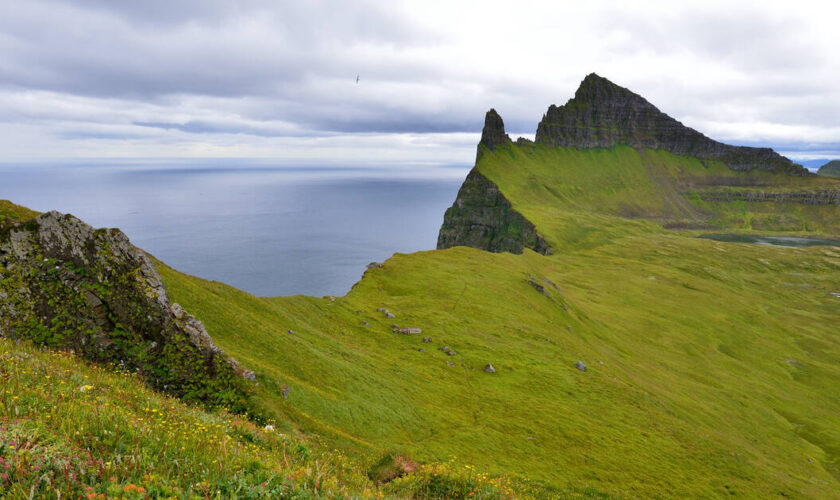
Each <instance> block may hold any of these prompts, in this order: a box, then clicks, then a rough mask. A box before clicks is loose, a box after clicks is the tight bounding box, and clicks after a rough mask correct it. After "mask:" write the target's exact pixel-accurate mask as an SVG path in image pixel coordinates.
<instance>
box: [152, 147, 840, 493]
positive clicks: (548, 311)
mask: <svg viewBox="0 0 840 500" xmlns="http://www.w3.org/2000/svg"><path fill="white" fill-rule="evenodd" d="M522 154H526V155H527V154H528V153H527V151H525V152H523V151H519V150H511V151H505V150H501V151H497V152H496V153H495V154H494V155H484V156H483V157H482V163H480V165H479V169H480V170H481V171H482V173H485V174H486V175H488V177H490V178H491V179H492V180H494V181H496V182H497V183H498V185H499V186H500V187H501V189H502V191H503V192H504V193H505V195H506V196H508V198H509V199H510V200H511V202H512V203H513V205H514V207H515V208H516V209H518V210H520V211H521V212H522V213H523V214H525V215H526V217H528V218H529V219H530V220H532V221H534V222H535V223H536V225H537V227H538V229H539V230H540V231H541V232H542V234H544V235H545V236H546V237H547V239H549V241H550V242H551V243H552V244H553V245H556V246H555V248H557V249H558V251H557V252H556V253H555V254H554V255H552V256H549V257H545V256H541V255H538V254H535V253H533V252H530V251H526V252H525V253H524V254H522V255H512V254H490V253H486V252H481V251H478V250H473V249H468V248H453V249H449V250H445V251H432V252H419V253H416V254H411V255H400V254H397V255H395V256H394V257H392V258H391V259H389V260H388V261H386V262H385V263H384V265H383V266H382V268H379V269H371V270H368V271H367V272H366V273H365V276H364V277H363V278H362V280H361V281H360V282H359V283H358V284H357V285H356V286H355V287H354V288H353V289H352V290H351V291H350V292H349V293H348V294H347V295H346V296H344V297H341V298H338V299H336V300H335V301H332V300H330V299H321V298H314V297H300V296H298V297H278V298H258V297H253V296H250V295H248V294H246V293H244V292H241V291H238V290H235V289H233V288H230V287H228V286H226V285H223V284H220V283H213V282H206V281H204V280H200V279H198V278H194V277H190V276H186V275H183V274H180V273H178V272H176V271H174V270H171V269H169V268H166V267H165V266H163V265H161V266H159V269H160V270H161V272H162V274H163V276H164V281H165V282H166V284H167V288H168V290H169V292H170V295H171V296H172V297H174V299H175V300H178V301H180V302H181V303H182V304H184V305H185V307H187V309H188V310H190V311H193V312H195V313H196V314H197V315H198V316H199V317H200V318H202V320H203V321H204V322H205V324H206V325H207V327H208V329H209V331H210V333H211V334H212V335H213V337H214V339H216V340H217V342H218V344H219V345H220V346H222V347H223V348H224V349H226V350H228V351H229V352H230V353H231V354H233V355H234V357H236V358H237V359H240V360H241V361H243V362H244V363H245V364H246V365H247V366H249V367H251V368H253V369H255V370H256V372H257V374H258V380H259V381H260V383H261V385H260V387H261V394H260V395H259V397H260V398H261V401H262V403H263V404H264V405H265V406H266V407H267V408H268V409H269V411H271V412H273V413H274V414H275V415H277V418H278V421H286V422H288V425H289V427H290V428H295V429H301V430H305V431H308V432H318V433H320V434H322V435H325V436H328V439H329V440H331V442H336V443H339V445H340V446H342V447H346V449H352V450H356V452H358V453H363V452H364V451H363V450H368V449H379V450H384V449H393V448H397V449H402V450H406V451H407V452H409V453H410V454H411V455H412V456H414V457H415V458H417V459H418V460H420V461H423V462H427V463H431V462H445V461H446V460H447V457H450V456H456V457H457V460H463V461H464V462H465V463H466V464H471V465H474V466H475V467H477V470H478V471H480V472H481V473H489V474H505V475H512V476H518V477H520V478H523V480H524V479H528V480H529V481H532V482H535V483H538V484H537V485H536V487H539V488H545V489H544V490H541V491H543V492H544V493H543V494H544V495H570V496H571V495H573V494H577V493H574V492H587V493H585V494H587V495H590V496H598V495H608V496H613V497H619V498H620V497H716V496H722V495H738V496H742V497H752V498H766V497H769V496H777V495H790V496H805V497H830V496H832V495H835V494H836V493H837V491H840V482H839V481H840V468H838V467H839V466H840V453H838V451H840V424H838V423H837V421H836V418H835V417H834V416H836V415H837V414H838V412H839V411H840V394H838V392H837V391H836V390H834V389H833V387H834V383H835V381H836V380H837V377H838V376H840V368H838V366H840V365H838V363H837V360H838V359H840V345H838V338H837V336H836V317H837V313H838V308H840V301H838V299H837V298H836V297H834V296H832V295H830V294H829V292H830V291H835V290H834V288H835V287H836V286H837V276H838V272H840V252H838V251H837V250H836V249H830V248H826V247H812V248H806V249H787V248H773V247H759V246H755V245H745V244H730V243H720V242H714V241H710V240H704V239H699V238H696V237H695V236H696V234H698V233H697V232H696V231H689V232H678V231H668V230H665V229H663V228H662V226H661V225H660V224H659V223H658V221H659V220H661V218H663V217H665V218H672V217H689V216H692V217H693V214H692V212H691V211H692V210H698V211H699V209H696V208H695V207H691V206H687V205H686V204H687V202H686V201H685V199H684V197H682V195H681V194H680V191H679V190H678V189H677V186H678V185H679V183H678V181H679V182H682V180H684V179H685V178H686V177H689V176H691V175H693V176H696V177H698V178H699V177H702V175H704V172H706V171H707V170H711V173H709V174H708V175H719V176H726V175H731V176H732V177H733V179H735V180H736V181H737V180H738V179H737V175H736V174H734V173H732V174H730V173H729V172H727V171H724V170H722V169H721V168H720V167H716V166H714V165H712V166H710V167H706V166H703V165H702V164H700V163H699V162H697V161H693V160H685V159H680V158H678V157H674V156H673V155H668V154H665V153H658V152H648V153H647V155H648V158H653V159H654V160H655V162H657V163H656V165H658V166H655V167H651V166H650V165H649V164H646V163H645V162H643V161H642V160H641V159H640V156H639V154H638V153H636V152H635V151H633V150H631V149H629V148H618V149H616V150H613V151H607V152H578V151H569V150H544V151H539V150H537V151H536V152H535V158H536V159H535V160H533V162H532V163H527V162H525V163H523V162H522V161H521V158H520V156H521V155H522ZM540 155H542V157H540ZM555 160H558V161H559V160H562V162H560V163H557V162H555ZM652 161H653V160H652ZM514 167H515V169H514ZM561 167H562V169H561ZM596 168H603V169H605V171H606V173H604V172H600V171H598V172H596V171H594V169H596ZM651 168H657V169H659V170H657V171H656V172H657V173H656V176H655V177H656V178H657V179H659V180H658V181H654V180H652V176H651V174H650V169H651ZM516 169H518V170H516ZM549 170H551V171H550V172H549ZM555 170H556V171H555ZM564 172H565V173H564ZM569 172H572V173H569ZM669 172H670V173H669ZM613 174H614V175H617V176H618V177H619V180H615V177H614V175H613ZM666 174H667V175H666ZM750 175H752V174H750ZM566 176H567V177H566ZM668 176H670V177H668ZM559 177H563V178H564V179H566V180H562V179H560V178H559ZM758 177H759V179H758V180H759V181H761V182H765V183H769V184H772V183H773V182H777V179H774V178H772V177H771V176H768V177H767V178H761V176H758ZM662 179H671V181H670V182H669V183H668V184H667V185H669V186H672V187H673V191H672V194H673V196H671V195H669V194H667V193H666V195H664V196H658V195H657V193H659V192H660V190H661V189H662V185H664V184H663V181H662ZM657 182H658V183H657ZM733 182H734V181H733ZM750 182H755V181H754V180H751V181H750ZM794 182H797V183H800V182H801V183H803V184H806V183H809V182H812V181H810V180H807V179H806V180H795V181H794ZM657 196H658V197H657ZM629 215H633V218H630V217H629ZM533 280H536V282H538V283H541V284H542V285H543V287H544V289H545V290H546V291H547V292H548V296H546V295H545V294H543V293H540V292H539V291H538V290H537V289H535V287H534V286H532V284H531V282H532V281H533ZM377 308H387V309H388V310H390V311H392V312H394V313H395V314H396V318H394V319H387V318H385V317H384V316H383V314H382V313H378V312H377ZM363 322H367V323H369V324H370V325H371V326H370V327H366V326H364V323H363ZM392 323H396V324H398V325H399V326H410V327H420V328H422V329H423V333H422V334H421V335H415V336H411V335H397V334H394V333H392V331H391V325H392ZM290 329H291V330H292V331H293V334H291V335H290V334H288V333H286V332H287V331H288V330H290ZM424 336H430V337H432V342H431V343H424V342H423V341H422V337H424ZM444 345H448V346H449V347H450V348H451V349H453V350H454V351H456V352H457V355H455V356H448V355H446V354H445V353H443V352H442V351H440V350H438V348H439V347H441V346H444ZM420 349H424V352H421V351H420ZM578 360H581V361H584V362H585V363H586V364H587V366H588V367H589V368H588V370H587V371H586V372H580V371H579V370H577V369H575V368H574V366H573V364H574V363H575V362H576V361H578ZM448 363H452V366H450V365H449V364H448ZM487 363H492V364H493V366H494V367H495V368H496V371H497V373H495V374H487V373H485V372H483V367H484V366H485V365H486V364H487ZM285 385H288V386H289V387H291V393H290V397H289V398H288V399H284V398H282V397H281V396H280V393H279V389H280V388H281V387H282V386H285ZM545 492H553V493H545ZM581 494H583V493H581Z"/></svg>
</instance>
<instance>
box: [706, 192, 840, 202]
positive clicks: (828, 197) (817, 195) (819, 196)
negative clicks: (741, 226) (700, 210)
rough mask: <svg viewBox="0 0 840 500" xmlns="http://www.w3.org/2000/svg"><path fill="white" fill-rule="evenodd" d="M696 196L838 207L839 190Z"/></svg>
mask: <svg viewBox="0 0 840 500" xmlns="http://www.w3.org/2000/svg"><path fill="white" fill-rule="evenodd" d="M697 194H698V196H699V197H700V199H701V200H703V201H712V202H733V201H739V202H748V203H765V202H772V203H795V204H799V205H838V206H840V190H832V189H813V190H799V191H771V190H762V189H733V188H711V189H706V190H703V191H698V192H697Z"/></svg>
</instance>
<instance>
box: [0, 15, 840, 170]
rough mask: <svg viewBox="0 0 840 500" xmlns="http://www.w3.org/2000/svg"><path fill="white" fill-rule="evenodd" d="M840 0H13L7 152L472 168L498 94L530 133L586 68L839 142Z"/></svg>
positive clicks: (735, 123) (809, 154)
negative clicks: (485, 120)
mask: <svg viewBox="0 0 840 500" xmlns="http://www.w3.org/2000/svg"><path fill="white" fill-rule="evenodd" d="M584 3H585V6H584V5H583V4H584ZM620 4H625V5H620ZM833 4H834V3H833V2H813V3H810V2H807V1H801V0H799V1H796V2H790V1H784V2H773V1H767V0H764V1H761V2H735V1H726V2H714V1H709V0H704V1H702V2H674V1H669V2H646V1H634V2H599V1H593V0H589V1H587V2H561V1H546V2H510V1H508V2H493V1H488V0H482V1H476V2H459V1H456V0H446V1H440V2H438V1H429V0H424V1H412V2H401V1H393V0H390V1H381V2H372V1H360V0H354V1H347V2H337V1H336V2H327V1H313V0H298V1H295V2H285V1H273V0H247V1H244V0H239V1H234V0H182V1H176V0H142V1H135V0H122V1H120V0H66V1H48V0H0V161H18V160H28V159H33V160H44V159H53V158H54V159H68V158H93V157H106V158H115V157H125V158H151V157H160V158H176V157H237V158H244V157H259V158H272V159H276V160H277V161H278V162H289V163H295V162H314V163H318V162H324V163H342V162H348V163H353V164H360V163H362V164H364V163H380V164H389V163H391V164H394V165H399V164H408V163H413V164H423V163H443V164H467V163H470V162H472V160H473V159H474V153H475V144H476V142H477V141H478V137H479V133H480V130H481V126H482V123H483V118H484V113H485V111H487V110H488V109H489V108H491V107H494V108H496V109H497V110H498V111H499V113H500V114H501V115H502V117H503V118H504V120H505V123H506V126H507V130H508V132H509V133H510V134H511V135H513V136H516V135H525V136H530V137H533V134H534V131H535V129H536V125H537V122H538V121H539V119H540V117H541V116H542V114H543V113H544V112H545V110H546V108H547V107H548V105H549V104H552V103H555V104H563V103H565V102H566V100H568V99H569V98H570V97H571V96H572V95H573V94H574V91H575V89H576V88H577V85H578V84H579V82H580V80H582V79H583V77H584V76H585V75H586V74H588V73H591V72H596V73H598V74H600V75H602V76H605V77H607V78H609V79H611V80H612V81H614V82H615V83H617V84H619V85H622V86H624V87H628V88H630V89H631V90H633V91H635V92H637V93H639V94H641V95H643V96H644V97H646V98H647V99H648V100H649V101H651V102H652V103H653V104H654V105H656V106H657V107H659V109H661V110H662V111H664V112H666V113H668V114H670V115H671V116H674V117H675V118H677V119H679V120H680V121H682V122H683V123H685V124H686V125H689V126H691V127H693V128H696V129H698V130H700V131H701V132H703V133H705V134H706V135H709V136H710V137H712V138H715V139H718V140H722V141H725V142H730V143H738V144H760V145H770V146H772V147H774V148H775V149H777V150H779V151H781V152H782V153H784V154H787V155H788V156H791V157H794V158H796V159H807V158H823V157H840V56H838V48H840V29H838V18H839V17H840V16H838V14H840V8H838V7H832V6H831V5H833ZM356 75H359V77H360V79H359V82H358V83H356Z"/></svg>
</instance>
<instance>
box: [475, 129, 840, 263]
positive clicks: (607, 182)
mask: <svg viewBox="0 0 840 500" xmlns="http://www.w3.org/2000/svg"><path fill="white" fill-rule="evenodd" d="M476 169H477V170H478V171H479V172H481V173H482V174H483V175H485V176H486V177H487V178H489V179H490V180H491V181H493V182H495V183H496V184H497V185H498V186H499V187H500V190H501V191H502V192H503V194H504V195H505V196H506V197H507V199H508V200H510V202H511V203H512V204H513V205H514V207H515V208H516V209H517V210H518V211H519V212H521V213H522V214H523V215H524V216H525V218H526V219H528V220H530V221H531V222H533V223H534V224H535V225H536V226H537V228H538V230H539V231H540V233H541V234H543V235H544V236H545V237H546V238H547V239H548V240H549V244H550V245H551V246H552V247H555V246H556V247H557V248H563V247H569V246H570V245H572V246H573V245H575V244H582V245H588V244H597V243H598V242H599V241H602V239H603V238H604V237H605V235H607V234H615V235H620V234H626V233H627V231H633V230H635V229H632V228H633V227H635V228H636V229H641V228H642V227H643V226H647V227H648V229H650V230H655V229H654V228H655V226H659V225H664V226H665V227H688V228H695V229H730V230H738V231H753V230H755V231H763V232H766V231H792V232H799V233H806V232H809V233H814V234H826V235H837V234H840V182H837V181H836V180H834V179H828V178H824V177H791V176H788V175H784V174H779V173H770V172H762V171H754V172H736V171H733V170H731V169H729V168H728V167H726V166H725V165H724V164H722V163H720V162H715V161H708V162H705V163H703V162H700V161H699V160H697V159H694V158H690V157H685V156H678V155H674V154H672V153H668V152H667V151H662V150H649V149H647V150H644V151H643V152H641V153H640V152H639V151H637V150H636V149H633V148H631V147H629V146H617V147H615V148H613V149H609V150H578V149H575V148H560V147H547V146H541V145H530V144H525V145H520V144H509V145H507V146H505V147H503V148H498V149H497V151H496V152H495V153H494V154H486V155H482V157H481V159H480V161H479V162H478V164H477V166H476ZM749 193H759V194H764V195H765V198H763V199H762V198H761V197H750V196H749ZM802 193H808V194H810V195H811V196H812V197H813V198H814V199H813V200H808V199H807V197H806V198H805V199H804V202H803V199H802V198H801V197H800V198H796V197H795V196H793V195H794V194H802ZM616 217H618V218H620V220H615V218H616ZM628 218H629V219H632V220H633V221H634V222H633V223H629V222H628V221H626V220H625V219H628ZM645 220H649V221H651V222H655V223H656V224H647V225H646V224H645V223H644V221H645ZM613 227H615V230H613V229H611V228H613Z"/></svg>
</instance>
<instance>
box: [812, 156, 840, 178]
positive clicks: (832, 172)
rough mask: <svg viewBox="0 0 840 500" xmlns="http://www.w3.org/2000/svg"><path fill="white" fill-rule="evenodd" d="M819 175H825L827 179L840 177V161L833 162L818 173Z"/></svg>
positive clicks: (821, 168)
mask: <svg viewBox="0 0 840 500" xmlns="http://www.w3.org/2000/svg"><path fill="white" fill-rule="evenodd" d="M817 175H825V176H827V177H840V160H833V161H830V162H828V163H826V164H825V165H823V166H822V167H820V169H819V170H818V171H817Z"/></svg>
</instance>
